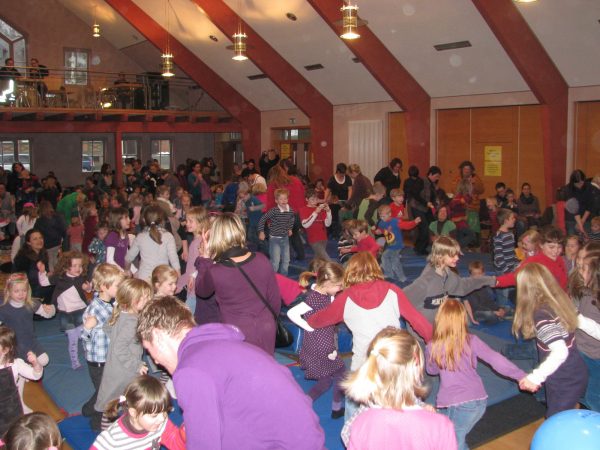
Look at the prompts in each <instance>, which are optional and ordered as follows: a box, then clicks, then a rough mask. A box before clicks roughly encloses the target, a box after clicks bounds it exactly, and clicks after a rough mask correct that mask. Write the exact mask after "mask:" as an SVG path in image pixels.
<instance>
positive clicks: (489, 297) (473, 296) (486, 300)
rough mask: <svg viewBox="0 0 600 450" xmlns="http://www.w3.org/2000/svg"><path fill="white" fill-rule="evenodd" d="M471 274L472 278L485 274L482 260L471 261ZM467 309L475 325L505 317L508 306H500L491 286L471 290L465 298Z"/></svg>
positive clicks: (489, 322) (494, 321)
mask: <svg viewBox="0 0 600 450" xmlns="http://www.w3.org/2000/svg"><path fill="white" fill-rule="evenodd" d="M469 274H470V275H471V277H472V278H480V277H482V276H483V275H484V274H485V268H484V266H483V263H482V262H481V261H472V262H470V263H469ZM464 305H465V309H466V310H467V314H468V315H469V319H470V320H471V322H472V323H473V325H479V324H480V323H486V324H492V323H496V322H498V321H499V320H502V319H504V317H505V316H506V313H507V312H508V311H507V308H506V307H502V308H501V307H500V306H498V305H497V304H496V302H495V301H494V295H493V294H492V292H491V290H490V288H489V287H487V286H486V287H482V288H481V289H477V290H475V291H473V292H471V293H470V294H469V295H468V296H467V298H466V300H465V303H464Z"/></svg>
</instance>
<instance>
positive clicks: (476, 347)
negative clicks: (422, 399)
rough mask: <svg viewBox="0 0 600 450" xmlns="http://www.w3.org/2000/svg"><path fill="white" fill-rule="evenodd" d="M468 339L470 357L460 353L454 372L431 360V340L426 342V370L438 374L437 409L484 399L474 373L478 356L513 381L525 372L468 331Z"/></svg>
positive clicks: (479, 379) (483, 389)
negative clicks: (440, 366) (461, 355)
mask: <svg viewBox="0 0 600 450" xmlns="http://www.w3.org/2000/svg"><path fill="white" fill-rule="evenodd" d="M469 338H470V340H469V345H470V346H471V357H470V358H469V357H465V355H463V357H462V358H461V360H460V363H459V364H458V370H455V371H449V370H446V369H440V368H439V367H438V365H437V364H436V363H435V361H433V359H431V343H429V344H427V348H426V350H425V361H426V369H427V373H429V374H430V375H439V376H440V390H439V392H438V395H437V399H436V405H437V407H438V408H446V407H448V406H453V405H458V404H460V403H465V402H470V401H473V400H481V399H484V398H487V393H486V392H485V388H484V387H483V382H482V381H481V378H480V377H479V375H478V374H477V359H481V360H482V361H485V362H486V363H488V364H489V365H490V366H491V367H492V369H494V370H495V371H496V372H498V373H499V374H500V375H504V376H505V377H508V378H512V379H513V380H520V379H521V378H523V377H524V376H525V375H527V374H526V373H525V372H523V371H522V370H521V369H519V368H518V367H517V366H515V365H514V364H513V363H512V362H510V361H509V360H508V359H506V358H505V357H504V356H502V355H501V354H500V353H498V352H496V351H494V350H492V349H491V348H490V347H489V346H488V345H487V344H486V343H485V342H483V341H482V340H481V339H479V338H478V337H477V336H475V335H472V334H470V335H469Z"/></svg>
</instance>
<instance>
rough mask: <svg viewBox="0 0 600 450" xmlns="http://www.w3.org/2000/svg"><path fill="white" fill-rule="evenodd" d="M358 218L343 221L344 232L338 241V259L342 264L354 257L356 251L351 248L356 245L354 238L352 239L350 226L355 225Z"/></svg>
mask: <svg viewBox="0 0 600 450" xmlns="http://www.w3.org/2000/svg"><path fill="white" fill-rule="evenodd" d="M355 222H356V220H353V219H351V220H345V221H344V222H343V223H342V233H341V234H340V239H339V240H338V243H337V249H338V260H339V262H340V263H341V264H344V265H346V263H347V262H348V261H349V260H350V258H352V255H354V253H351V251H350V249H351V248H352V247H354V244H355V242H354V239H352V234H351V233H350V228H352V227H354V224H355Z"/></svg>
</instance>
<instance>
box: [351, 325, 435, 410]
mask: <svg viewBox="0 0 600 450" xmlns="http://www.w3.org/2000/svg"><path fill="white" fill-rule="evenodd" d="M341 385H342V387H343V388H344V389H345V390H346V394H347V395H348V397H350V398H352V399H353V400H355V401H356V402H358V403H362V404H365V405H367V406H381V407H383V408H394V409H403V408H404V407H407V406H412V405H415V404H416V403H417V402H418V398H424V397H425V396H426V394H427V388H426V386H425V385H424V384H423V352H422V351H421V347H420V346H419V344H418V343H417V340H416V339H415V338H414V337H413V336H412V335H411V334H410V333H408V332H407V331H405V330H400V329H399V328H394V327H387V328H384V329H383V330H381V331H380V332H379V333H377V335H376V336H375V337H374V338H373V340H372V341H371V344H370V345H369V349H368V353H367V360H366V361H365V362H364V363H363V365H362V366H360V368H359V369H358V370H355V371H354V372H352V373H350V374H349V375H348V376H347V377H346V379H345V380H344V381H343V382H342V383H341Z"/></svg>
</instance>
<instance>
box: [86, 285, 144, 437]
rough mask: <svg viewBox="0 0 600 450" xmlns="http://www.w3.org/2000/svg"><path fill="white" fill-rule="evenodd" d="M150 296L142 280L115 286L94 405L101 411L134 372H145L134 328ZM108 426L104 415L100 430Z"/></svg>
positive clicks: (116, 396)
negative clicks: (103, 359)
mask: <svg viewBox="0 0 600 450" xmlns="http://www.w3.org/2000/svg"><path fill="white" fill-rule="evenodd" d="M151 298H152V288H151V287H150V285H149V284H148V283H146V282H145V281H143V280H138V279H135V278H130V279H127V280H125V281H123V282H122V283H121V284H120V285H119V288H118V289H117V297H116V299H117V301H116V306H115V307H114V309H113V314H112V317H111V318H110V320H109V321H108V326H105V332H106V334H107V335H108V336H109V339H110V343H109V346H108V354H107V356H106V364H105V365H104V372H103V374H102V382H101V383H100V390H99V391H98V399H97V400H96V405H95V406H94V408H95V409H96V411H98V412H104V411H105V410H106V406H107V404H108V402H109V401H111V400H114V399H116V398H118V397H119V395H121V393H122V392H123V391H124V390H125V388H126V387H127V385H128V384H129V383H130V382H131V380H133V379H134V378H135V376H136V375H145V374H146V372H147V371H148V368H147V367H146V365H145V364H143V363H142V351H143V350H142V345H141V344H140V342H139V341H138V339H137V337H136V334H135V328H136V326H137V316H138V313H139V311H141V309H142V308H143V307H144V305H145V304H146V303H147V302H148V301H150V299H151ZM107 427H108V421H107V419H106V417H104V416H103V417H102V429H106V428H107Z"/></svg>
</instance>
